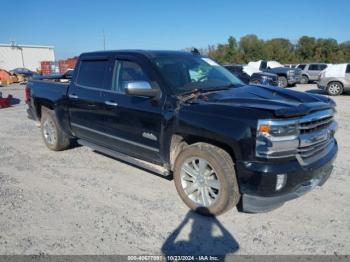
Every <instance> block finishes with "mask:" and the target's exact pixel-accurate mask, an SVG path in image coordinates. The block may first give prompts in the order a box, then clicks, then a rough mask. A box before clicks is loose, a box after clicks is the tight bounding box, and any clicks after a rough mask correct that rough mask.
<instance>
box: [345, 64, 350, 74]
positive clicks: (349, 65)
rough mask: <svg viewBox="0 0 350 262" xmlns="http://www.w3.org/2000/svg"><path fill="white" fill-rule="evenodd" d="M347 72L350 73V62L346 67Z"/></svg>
mask: <svg viewBox="0 0 350 262" xmlns="http://www.w3.org/2000/svg"><path fill="white" fill-rule="evenodd" d="M346 73H350V64H348V66H347V67H346Z"/></svg>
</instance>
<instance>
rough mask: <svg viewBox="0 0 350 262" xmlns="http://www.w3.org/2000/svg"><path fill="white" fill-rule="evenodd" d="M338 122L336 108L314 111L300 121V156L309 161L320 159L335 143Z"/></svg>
mask: <svg viewBox="0 0 350 262" xmlns="http://www.w3.org/2000/svg"><path fill="white" fill-rule="evenodd" d="M336 129H337V124H336V122H335V121H334V110H332V109H330V110H324V111H319V112H316V113H312V114H310V115H307V116H305V117H303V118H302V119H301V120H300V121H299V130H300V135H299V139H300V141H299V147H298V155H299V157H300V158H301V159H302V160H303V161H304V162H307V163H310V162H312V161H314V160H317V159H319V157H320V154H322V153H323V152H324V151H326V149H327V148H329V147H330V145H331V144H333V143H334V133H335V130H336Z"/></svg>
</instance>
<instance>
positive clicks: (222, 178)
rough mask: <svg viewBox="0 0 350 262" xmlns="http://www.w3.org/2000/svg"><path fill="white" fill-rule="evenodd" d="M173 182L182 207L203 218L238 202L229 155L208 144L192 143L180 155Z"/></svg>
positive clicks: (238, 196) (226, 209) (236, 185)
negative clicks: (183, 205) (193, 211)
mask: <svg viewBox="0 0 350 262" xmlns="http://www.w3.org/2000/svg"><path fill="white" fill-rule="evenodd" d="M201 163H203V164H201ZM185 170H186V171H185ZM190 173H191V175H190ZM174 182H175V187H176V190H177V192H178V193H179V195H180V197H181V199H182V200H183V201H184V202H185V204H186V205H187V206H188V207H189V208H191V209H192V210H195V211H196V212H198V213H200V214H202V215H220V214H222V213H224V212H226V211H228V210H229V209H231V208H233V207H234V206H236V205H237V203H238V202H239V200H240V193H239V188H238V183H237V178H236V172H235V168H234V163H233V161H232V158H231V156H230V155H229V154H228V153H227V152H226V151H225V150H223V149H221V148H219V147H217V146H214V145H210V144H207V143H195V144H193V145H190V146H188V147H186V148H185V149H184V150H183V151H182V152H181V153H180V154H179V156H178V157H177V159H176V161H175V166H174Z"/></svg>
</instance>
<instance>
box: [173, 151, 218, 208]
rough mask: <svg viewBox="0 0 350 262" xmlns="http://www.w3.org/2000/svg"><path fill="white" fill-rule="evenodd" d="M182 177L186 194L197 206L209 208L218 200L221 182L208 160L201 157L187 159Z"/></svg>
mask: <svg viewBox="0 0 350 262" xmlns="http://www.w3.org/2000/svg"><path fill="white" fill-rule="evenodd" d="M180 177H181V185H182V188H183V190H184V192H185V194H186V195H187V197H188V198H189V199H191V200H192V201H193V202H195V203H196V204H198V205H200V206H203V207H209V206H211V205H212V204H214V203H215V201H217V200H218V198H219V194H220V187H221V185H220V181H219V179H218V177H217V175H216V172H215V170H214V168H213V167H212V166H211V165H210V164H209V162H208V161H207V160H205V159H203V158H200V157H192V158H189V159H187V160H186V161H184V163H183V165H182V167H181V176H180Z"/></svg>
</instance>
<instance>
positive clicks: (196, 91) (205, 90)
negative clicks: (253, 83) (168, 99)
mask: <svg viewBox="0 0 350 262" xmlns="http://www.w3.org/2000/svg"><path fill="white" fill-rule="evenodd" d="M234 86H235V85H234V84H229V85H224V86H218V87H214V88H195V89H192V90H189V91H186V92H182V93H180V95H181V96H186V95H191V94H203V93H209V92H216V91H222V90H228V89H230V88H231V87H234Z"/></svg>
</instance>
